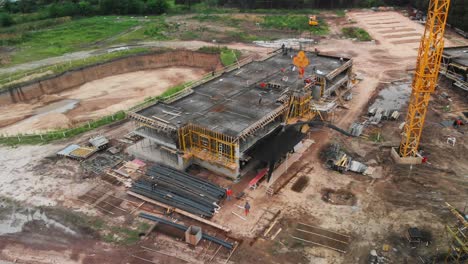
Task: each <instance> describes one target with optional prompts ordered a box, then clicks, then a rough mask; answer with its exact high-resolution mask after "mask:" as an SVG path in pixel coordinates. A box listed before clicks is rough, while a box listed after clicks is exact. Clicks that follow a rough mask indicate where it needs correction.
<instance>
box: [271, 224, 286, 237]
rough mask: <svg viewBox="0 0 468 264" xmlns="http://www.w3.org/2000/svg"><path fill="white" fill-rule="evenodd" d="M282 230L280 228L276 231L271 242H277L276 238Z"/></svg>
mask: <svg viewBox="0 0 468 264" xmlns="http://www.w3.org/2000/svg"><path fill="white" fill-rule="evenodd" d="M281 230H283V228H281V227H280V229H278V231H276V233H275V234H274V235H273V236H272V237H271V240H275V238H276V237H277V236H278V234H279V233H280V232H281Z"/></svg>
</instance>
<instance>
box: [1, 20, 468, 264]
mask: <svg viewBox="0 0 468 264" xmlns="http://www.w3.org/2000/svg"><path fill="white" fill-rule="evenodd" d="M347 16H348V17H347V18H344V19H337V24H336V26H335V27H336V28H335V29H334V30H335V31H337V32H338V29H339V28H340V27H342V26H344V25H346V24H347V23H350V22H349V20H348V18H349V19H351V20H353V21H355V22H356V23H352V24H353V25H356V24H357V25H358V26H361V27H363V28H365V29H366V30H368V31H369V32H370V34H371V35H372V36H373V37H374V38H375V39H376V41H375V42H368V43H359V42H354V41H352V40H346V39H340V38H336V37H330V38H327V39H323V40H321V43H320V44H319V45H318V46H317V48H318V49H319V50H320V51H322V52H327V53H330V54H336V55H339V56H346V55H347V56H352V57H353V59H354V71H355V72H356V73H357V75H358V78H359V79H361V81H360V82H359V83H358V84H357V86H356V89H355V90H354V93H353V100H352V101H350V102H348V105H347V107H348V109H339V110H338V111H337V112H336V113H335V115H334V117H333V119H332V120H333V122H334V123H335V124H336V125H337V126H339V127H342V128H345V129H347V128H348V127H349V126H350V124H351V123H353V122H356V121H363V120H365V118H366V117H365V113H366V112H367V108H368V107H369V106H370V105H372V104H373V103H374V102H375V101H376V100H379V99H380V100H381V99H384V100H385V97H379V91H381V90H385V89H387V88H388V86H391V85H393V84H392V82H393V81H401V79H405V80H406V79H408V70H411V69H412V68H414V65H415V58H416V49H417V47H418V43H416V42H409V41H404V40H406V39H412V38H414V36H406V35H404V34H403V33H398V32H397V31H398V30H401V31H402V32H405V33H407V32H408V31H407V30H410V29H411V30H414V32H416V33H421V32H422V29H423V27H422V26H421V25H419V24H417V23H416V22H413V21H410V20H409V19H407V18H405V17H403V16H402V15H400V14H398V13H396V12H382V13H374V12H370V11H353V12H350V13H348V14H347ZM381 17H385V18H388V19H387V20H388V21H393V20H395V21H397V23H392V24H391V25H390V24H389V25H387V24H385V25H383V24H376V23H379V22H376V21H378V20H379V19H380V18H381ZM392 19H393V20H392ZM388 26H391V28H383V27H388ZM388 30H393V31H395V32H394V33H393V34H391V35H396V34H400V35H399V36H391V37H390V38H386V34H390V33H386V32H387V31H388ZM379 31H381V32H379ZM416 33H415V34H416ZM449 36H450V39H449V42H451V43H454V44H460V42H463V41H465V40H462V39H459V38H457V37H456V36H453V35H449ZM395 41H399V42H398V43H394V42H395ZM402 89H405V88H404V87H403V88H402ZM406 89H409V87H408V88H406ZM443 92H445V93H446V94H447V95H448V96H449V98H450V100H449V99H448V98H447V96H446V95H445V94H442V93H443ZM466 98H467V94H465V93H462V92H459V91H457V90H453V89H452V88H450V83H448V82H441V83H440V84H439V89H438V90H437V92H436V94H435V95H434V96H433V99H432V101H431V106H430V109H429V112H428V116H427V122H426V127H425V130H424V132H423V133H424V134H423V138H422V146H423V148H424V151H425V153H426V154H427V156H428V161H429V162H428V163H426V164H423V165H419V166H412V167H410V166H403V165H396V164H395V163H394V162H393V161H392V160H391V158H390V155H389V151H390V147H391V146H398V145H399V141H400V135H399V134H400V130H399V128H398V127H399V125H400V123H401V122H402V121H403V120H404V115H402V117H400V119H399V120H398V121H385V122H383V123H381V124H379V125H378V126H371V127H368V128H366V130H365V131H364V135H365V138H352V139H350V138H347V137H345V136H343V135H341V134H339V133H337V132H334V131H330V130H327V129H319V128H313V129H312V133H311V134H310V135H309V137H308V139H310V140H314V141H315V143H314V144H312V146H311V147H310V148H309V149H307V150H306V151H305V152H304V154H303V156H302V158H301V159H300V160H299V161H298V162H296V163H294V164H292V165H290V167H289V168H288V170H287V172H286V173H285V174H284V175H283V177H287V176H291V175H292V176H295V177H296V178H297V179H296V180H294V178H293V180H291V182H290V183H288V184H286V185H285V186H284V187H283V188H282V189H281V190H280V191H279V193H278V194H276V195H274V196H269V195H267V194H266V192H267V186H266V184H260V186H259V187H258V188H257V189H256V190H249V189H248V188H247V184H248V182H249V181H250V179H251V178H252V177H254V175H255V173H254V172H253V173H251V174H248V175H246V176H245V177H244V178H243V179H242V180H241V181H240V182H238V183H235V184H234V183H232V182H229V181H227V180H225V179H223V178H220V177H216V176H215V175H213V174H211V173H209V172H207V171H204V170H194V171H193V173H196V174H199V176H200V177H207V178H210V179H211V180H213V181H215V182H217V183H219V184H221V185H223V186H227V185H230V186H232V187H233V189H234V192H235V193H238V192H240V191H244V192H245V196H244V198H243V199H241V200H237V199H233V200H232V201H230V202H225V203H224V204H223V205H222V209H221V211H220V213H219V214H218V215H216V216H215V217H214V218H213V219H212V220H213V221H214V222H216V223H219V224H222V225H224V226H226V227H228V228H230V229H231V233H230V234H229V237H227V236H226V234H223V233H222V232H220V231H219V230H215V229H213V228H210V227H208V226H205V225H203V228H204V230H206V232H208V233H210V234H212V235H216V236H219V237H221V238H223V239H227V240H228V241H231V242H232V241H234V240H237V241H238V242H240V245H239V247H238V248H237V249H236V251H235V252H234V253H233V254H232V257H231V258H230V261H229V263H314V264H315V263H318V264H321V263H323V264H325V263H350V264H355V263H367V262H366V261H367V259H368V256H369V253H370V251H371V250H376V252H377V254H379V256H384V257H386V258H387V261H386V262H385V263H418V261H419V257H422V258H429V257H431V256H434V255H442V254H443V253H444V252H446V250H447V246H448V240H447V236H446V233H445V229H444V226H445V224H447V223H453V221H454V219H452V218H451V215H450V213H449V211H448V210H447V209H446V207H445V205H444V202H449V203H451V204H452V205H454V206H456V207H458V208H460V209H463V208H464V207H465V206H466V201H467V198H468V178H467V175H468V163H466V158H465V157H466V155H467V154H468V150H467V147H466V132H467V130H468V129H467V127H468V126H464V127H462V128H461V129H455V128H453V127H450V126H449V127H443V126H441V125H440V122H441V121H444V120H451V119H453V118H454V117H456V116H458V115H460V113H461V111H462V110H463V109H466V108H467V104H468V100H467V99H466ZM447 105H450V110H449V111H446V110H444V109H446V106H447ZM405 110H406V105H403V106H402V107H401V109H400V111H402V112H403V113H404V111H405ZM132 128H133V125H132V124H131V123H123V124H121V125H118V126H113V127H106V128H102V129H100V130H99V131H94V132H92V133H87V134H85V135H82V136H80V137H79V138H77V139H74V140H73V142H84V141H85V140H86V138H87V137H89V136H90V135H91V134H93V133H103V134H106V135H108V136H109V137H110V138H114V139H117V138H121V137H122V135H124V134H125V133H127V132H128V131H131V129H132ZM375 134H378V135H379V139H380V140H379V141H378V142H376V141H375V140H374V139H375V137H374V135H375ZM448 136H451V137H456V138H457V144H456V145H455V146H451V145H449V144H447V143H446V140H447V137H448ZM68 143H69V142H67V141H63V142H58V143H54V144H51V145H45V146H20V147H17V148H14V149H12V148H6V147H1V148H0V187H1V193H0V195H1V196H2V197H5V198H8V199H4V201H3V203H4V204H5V207H3V208H8V209H5V210H2V211H1V212H3V213H0V226H2V225H3V226H8V228H12V227H11V226H13V225H14V224H13V222H14V221H13V220H14V219H21V217H17V213H12V211H11V208H12V207H14V206H17V207H20V208H31V209H30V210H31V211H34V210H37V208H38V207H43V208H47V209H56V208H61V209H62V211H60V210H59V212H60V213H50V212H49V213H48V212H47V211H46V215H47V219H50V218H52V219H53V220H54V222H57V223H59V224H51V223H50V220H49V221H48V220H46V219H44V218H40V217H39V218H37V217H36V218H33V217H30V218H27V219H26V220H25V221H23V225H22V227H21V231H19V230H20V229H19V228H17V229H16V230H13V231H14V232H13V231H12V232H10V233H9V234H2V235H1V240H0V250H1V251H0V259H2V260H6V261H10V262H13V261H16V263H54V262H55V263H151V262H154V263H210V262H211V263H225V262H226V260H227V258H228V256H229V252H228V251H227V250H225V249H220V250H219V252H218V253H216V250H217V247H216V246H214V245H211V244H209V243H208V242H206V241H205V242H202V244H200V245H199V246H197V247H191V246H188V245H186V244H185V243H183V242H181V241H180V234H176V233H174V232H171V231H169V232H165V233H166V234H163V231H168V230H162V229H156V231H155V232H153V233H151V235H149V236H148V237H146V238H142V239H141V240H139V239H138V240H136V242H135V243H131V244H129V245H127V244H125V243H123V242H125V240H124V241H122V240H119V236H123V234H127V233H131V232H130V231H128V230H133V231H137V232H141V230H139V228H138V227H139V226H140V225H141V222H142V221H141V220H139V219H138V218H137V217H135V215H134V209H135V208H136V206H135V205H134V203H137V202H138V201H136V200H133V199H132V198H131V197H129V196H127V195H126V194H125V187H123V186H113V185H111V184H109V183H107V182H105V181H103V180H102V179H100V178H99V177H84V176H86V175H85V173H84V172H83V171H82V168H81V167H80V165H79V164H78V163H77V162H75V161H69V160H64V159H56V158H54V153H55V152H56V151H57V150H59V149H60V148H62V147H64V146H65V145H66V144H68ZM330 143H339V144H340V145H341V146H342V147H343V149H344V150H345V151H346V152H347V153H349V154H350V155H352V156H353V157H354V158H355V159H356V160H358V161H361V162H363V163H365V164H367V165H370V166H373V167H374V168H375V171H374V173H373V174H372V175H371V176H364V175H361V174H354V173H350V172H346V173H344V174H341V173H338V172H334V171H331V170H328V169H327V168H326V167H325V165H324V164H323V161H322V160H321V158H320V154H321V152H322V151H323V150H324V149H325V148H326V147H327V146H328V144H330ZM304 177H306V178H307V180H301V181H302V182H304V183H303V185H305V186H303V188H299V187H300V186H297V185H300V182H301V181H299V178H302V179H304ZM298 182H299V183H298ZM305 182H306V183H305ZM296 183H297V185H296ZM96 186H99V188H101V190H105V192H107V190H108V191H109V192H112V195H113V196H115V197H120V198H121V199H125V200H121V201H120V203H119V202H118V203H116V204H117V206H118V207H120V208H123V209H124V210H127V211H126V213H124V212H122V210H121V209H117V208H111V207H106V208H108V210H110V212H112V214H110V213H108V212H106V211H103V210H100V209H99V208H97V207H95V206H92V205H90V204H86V203H83V202H80V201H78V200H77V199H80V197H84V195H85V194H86V193H89V191H90V190H92V189H93V188H96ZM293 187H294V188H293ZM11 199H14V200H16V202H15V201H12V200H11ZM116 199H118V198H116ZM114 200H115V199H114ZM245 200H249V202H250V204H251V206H252V209H251V213H250V214H249V215H248V216H246V217H245V218H246V220H243V219H241V218H240V217H238V216H236V215H234V214H233V213H232V212H235V213H237V214H239V215H242V214H243V210H242V209H241V208H239V207H238V206H242V205H243V203H244V202H245ZM107 201H109V202H111V201H112V200H111V199H109V200H107ZM137 204H138V203H137ZM44 206H45V207H44ZM141 209H144V210H152V211H153V212H156V213H157V212H159V213H161V212H162V211H163V210H162V209H161V208H154V207H151V206H149V205H144V206H142V207H141ZM22 210H26V209H22ZM20 211H21V210H20ZM26 211H27V210H26ZM5 212H7V213H5ZM15 212H16V211H15ZM277 212H280V214H279V217H278V218H277V219H278V221H277V224H276V225H275V226H274V227H273V228H272V229H271V231H270V233H269V234H267V236H264V234H265V232H266V230H267V228H268V227H269V225H270V224H271V222H272V219H273V218H272V214H276V213H277ZM172 217H174V218H176V219H178V221H180V223H184V224H186V225H189V224H195V222H193V221H191V220H189V219H186V218H183V217H181V216H178V215H173V216H172ZM75 218H76V219H82V220H81V221H79V222H80V223H81V224H80V223H76V222H74V221H70V219H75ZM95 219H101V220H102V221H104V222H105V223H106V224H105V225H104V226H102V225H99V226H97V225H96V224H91V223H95V222H94V221H95ZM18 222H21V221H17V223H18ZM54 222H52V223H54ZM143 223H144V222H143ZM146 224H148V225H149V224H150V223H146ZM304 225H306V226H315V228H317V227H318V228H321V229H323V230H325V231H323V232H330V231H331V232H334V233H337V235H336V237H335V238H337V239H336V240H340V241H341V240H343V239H344V238H348V239H347V240H346V241H344V242H346V243H342V242H343V241H342V242H339V241H334V242H333V243H329V241H328V242H327V241H324V240H318V241H317V242H321V243H323V244H326V245H329V246H331V247H333V248H339V249H340V250H341V251H344V252H345V253H343V252H338V251H336V250H333V249H330V248H326V247H323V246H317V245H313V244H310V243H307V242H303V241H299V240H297V239H295V238H293V237H292V236H296V237H297V236H298V235H299V234H302V235H304V234H303V233H304V232H302V233H300V232H301V231H298V229H304V228H305V226H304ZM63 226H65V227H66V228H63ZM115 227H119V228H125V229H128V230H125V232H120V231H121V230H120V231H119V230H116V229H115ZM409 227H418V228H419V229H421V230H422V231H423V233H424V234H425V235H426V237H428V238H430V241H431V243H429V244H428V245H427V246H426V245H425V244H424V245H421V246H419V247H417V248H411V247H410V246H409V245H408V242H407V240H406V238H405V234H406V232H407V229H408V228H409ZM279 228H281V230H280V229H279ZM68 229H70V230H72V231H73V232H70V231H69V230H68ZM66 230H68V232H67V231H66ZM307 230H315V229H307ZM317 230H319V229H317ZM117 231H118V232H117ZM112 232H114V233H112ZM298 232H299V233H298ZM314 232H319V231H314ZM320 232H322V231H320ZM109 234H113V236H112V237H111V239H110V240H109ZM275 234H276V236H275ZM273 236H274V238H273ZM175 237H178V238H177V239H176V238H175ZM304 237H308V238H309V239H312V238H310V233H307V236H304ZM338 238H339V239H338ZM106 241H107V242H106ZM385 244H388V245H389V251H388V252H386V251H384V250H383V246H384V245H385ZM145 248H146V249H145ZM154 250H157V251H158V252H159V253H158V252H155V251H154ZM161 252H162V253H161ZM211 258H212V260H211V261H210V259H211Z"/></svg>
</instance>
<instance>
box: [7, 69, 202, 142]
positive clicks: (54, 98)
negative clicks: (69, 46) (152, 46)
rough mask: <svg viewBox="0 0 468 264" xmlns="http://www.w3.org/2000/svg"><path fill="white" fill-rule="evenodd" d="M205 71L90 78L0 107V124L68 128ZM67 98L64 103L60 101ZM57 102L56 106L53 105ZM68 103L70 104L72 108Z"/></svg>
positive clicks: (18, 128)
mask: <svg viewBox="0 0 468 264" xmlns="http://www.w3.org/2000/svg"><path fill="white" fill-rule="evenodd" d="M206 73H207V72H206V71H205V70H203V69H201V68H187V67H171V68H165V69H157V70H148V71H137V72H131V73H126V74H120V75H116V76H111V77H106V78H103V79H100V80H96V81H92V82H88V83H86V84H84V85H82V86H80V87H77V88H74V89H70V90H66V91H63V92H60V93H58V94H53V95H45V96H43V97H42V98H41V99H39V100H38V101H37V102H35V103H31V104H26V103H21V104H13V105H8V106H5V107H0V111H1V112H2V115H1V116H0V125H1V124H2V123H3V124H8V123H11V122H13V121H15V123H13V124H11V125H8V126H5V127H2V128H0V134H13V135H14V134H18V133H25V132H38V131H45V130H50V129H54V128H68V127H71V126H73V125H75V124H79V123H83V122H86V121H89V120H95V119H97V118H99V117H103V116H106V115H110V114H113V113H115V112H117V111H120V110H126V109H128V108H130V107H132V106H134V105H136V104H137V103H139V102H142V101H143V100H144V99H145V98H147V97H150V96H157V95H160V94H161V93H163V92H164V91H165V90H166V89H168V88H170V87H173V86H176V85H179V84H182V83H185V82H187V81H191V80H197V79H199V78H201V77H202V76H203V75H204V74H206ZM64 100H65V104H60V102H63V101H64ZM54 102H55V103H56V104H55V106H54V105H52V106H51V104H52V103H54ZM57 102H59V103H58V104H57ZM67 104H71V106H70V108H72V109H71V110H69V108H67ZM7 108H8V111H7V110H6V109H7ZM47 108H48V109H47ZM3 113H4V114H3Z"/></svg>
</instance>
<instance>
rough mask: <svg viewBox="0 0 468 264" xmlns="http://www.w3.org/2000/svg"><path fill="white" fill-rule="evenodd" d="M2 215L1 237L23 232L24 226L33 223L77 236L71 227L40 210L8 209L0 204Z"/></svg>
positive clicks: (0, 223)
mask: <svg viewBox="0 0 468 264" xmlns="http://www.w3.org/2000/svg"><path fill="white" fill-rule="evenodd" d="M0 206H1V208H2V211H3V212H2V213H1V214H0V235H4V234H14V233H19V232H21V231H22V230H23V226H24V225H25V224H27V223H29V222H32V221H42V222H44V223H45V225H46V227H48V228H50V227H55V228H58V229H60V230H62V231H63V232H65V233H67V234H70V235H76V232H75V231H73V230H72V229H70V228H69V227H67V226H65V225H63V224H61V223H59V222H57V221H55V220H54V219H50V218H48V217H47V215H46V214H45V213H44V212H41V211H40V210H38V209H31V208H26V209H18V208H16V207H10V208H7V209H5V208H6V206H5V205H3V204H0Z"/></svg>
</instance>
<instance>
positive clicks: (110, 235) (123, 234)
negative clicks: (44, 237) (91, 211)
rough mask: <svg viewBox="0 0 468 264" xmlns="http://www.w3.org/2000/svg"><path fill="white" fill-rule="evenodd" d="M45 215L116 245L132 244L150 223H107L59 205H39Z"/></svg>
mask: <svg viewBox="0 0 468 264" xmlns="http://www.w3.org/2000/svg"><path fill="white" fill-rule="evenodd" d="M40 209H41V210H44V211H45V213H46V215H47V216H48V217H50V218H52V219H54V220H55V221H57V222H60V223H62V224H64V225H65V226H67V227H70V228H72V229H74V230H80V231H84V232H87V233H91V234H93V235H94V236H96V237H100V238H101V240H103V241H104V242H107V243H112V244H117V245H132V244H135V243H136V242H138V240H139V239H140V234H141V233H145V232H146V231H148V229H149V228H150V225H149V224H147V223H145V222H140V221H133V223H132V224H131V225H130V226H129V225H125V227H124V226H117V225H113V224H109V222H108V221H105V220H104V219H103V218H101V217H97V216H89V215H85V214H83V213H79V212H72V211H70V210H67V209H65V208H60V207H41V208H40Z"/></svg>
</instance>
